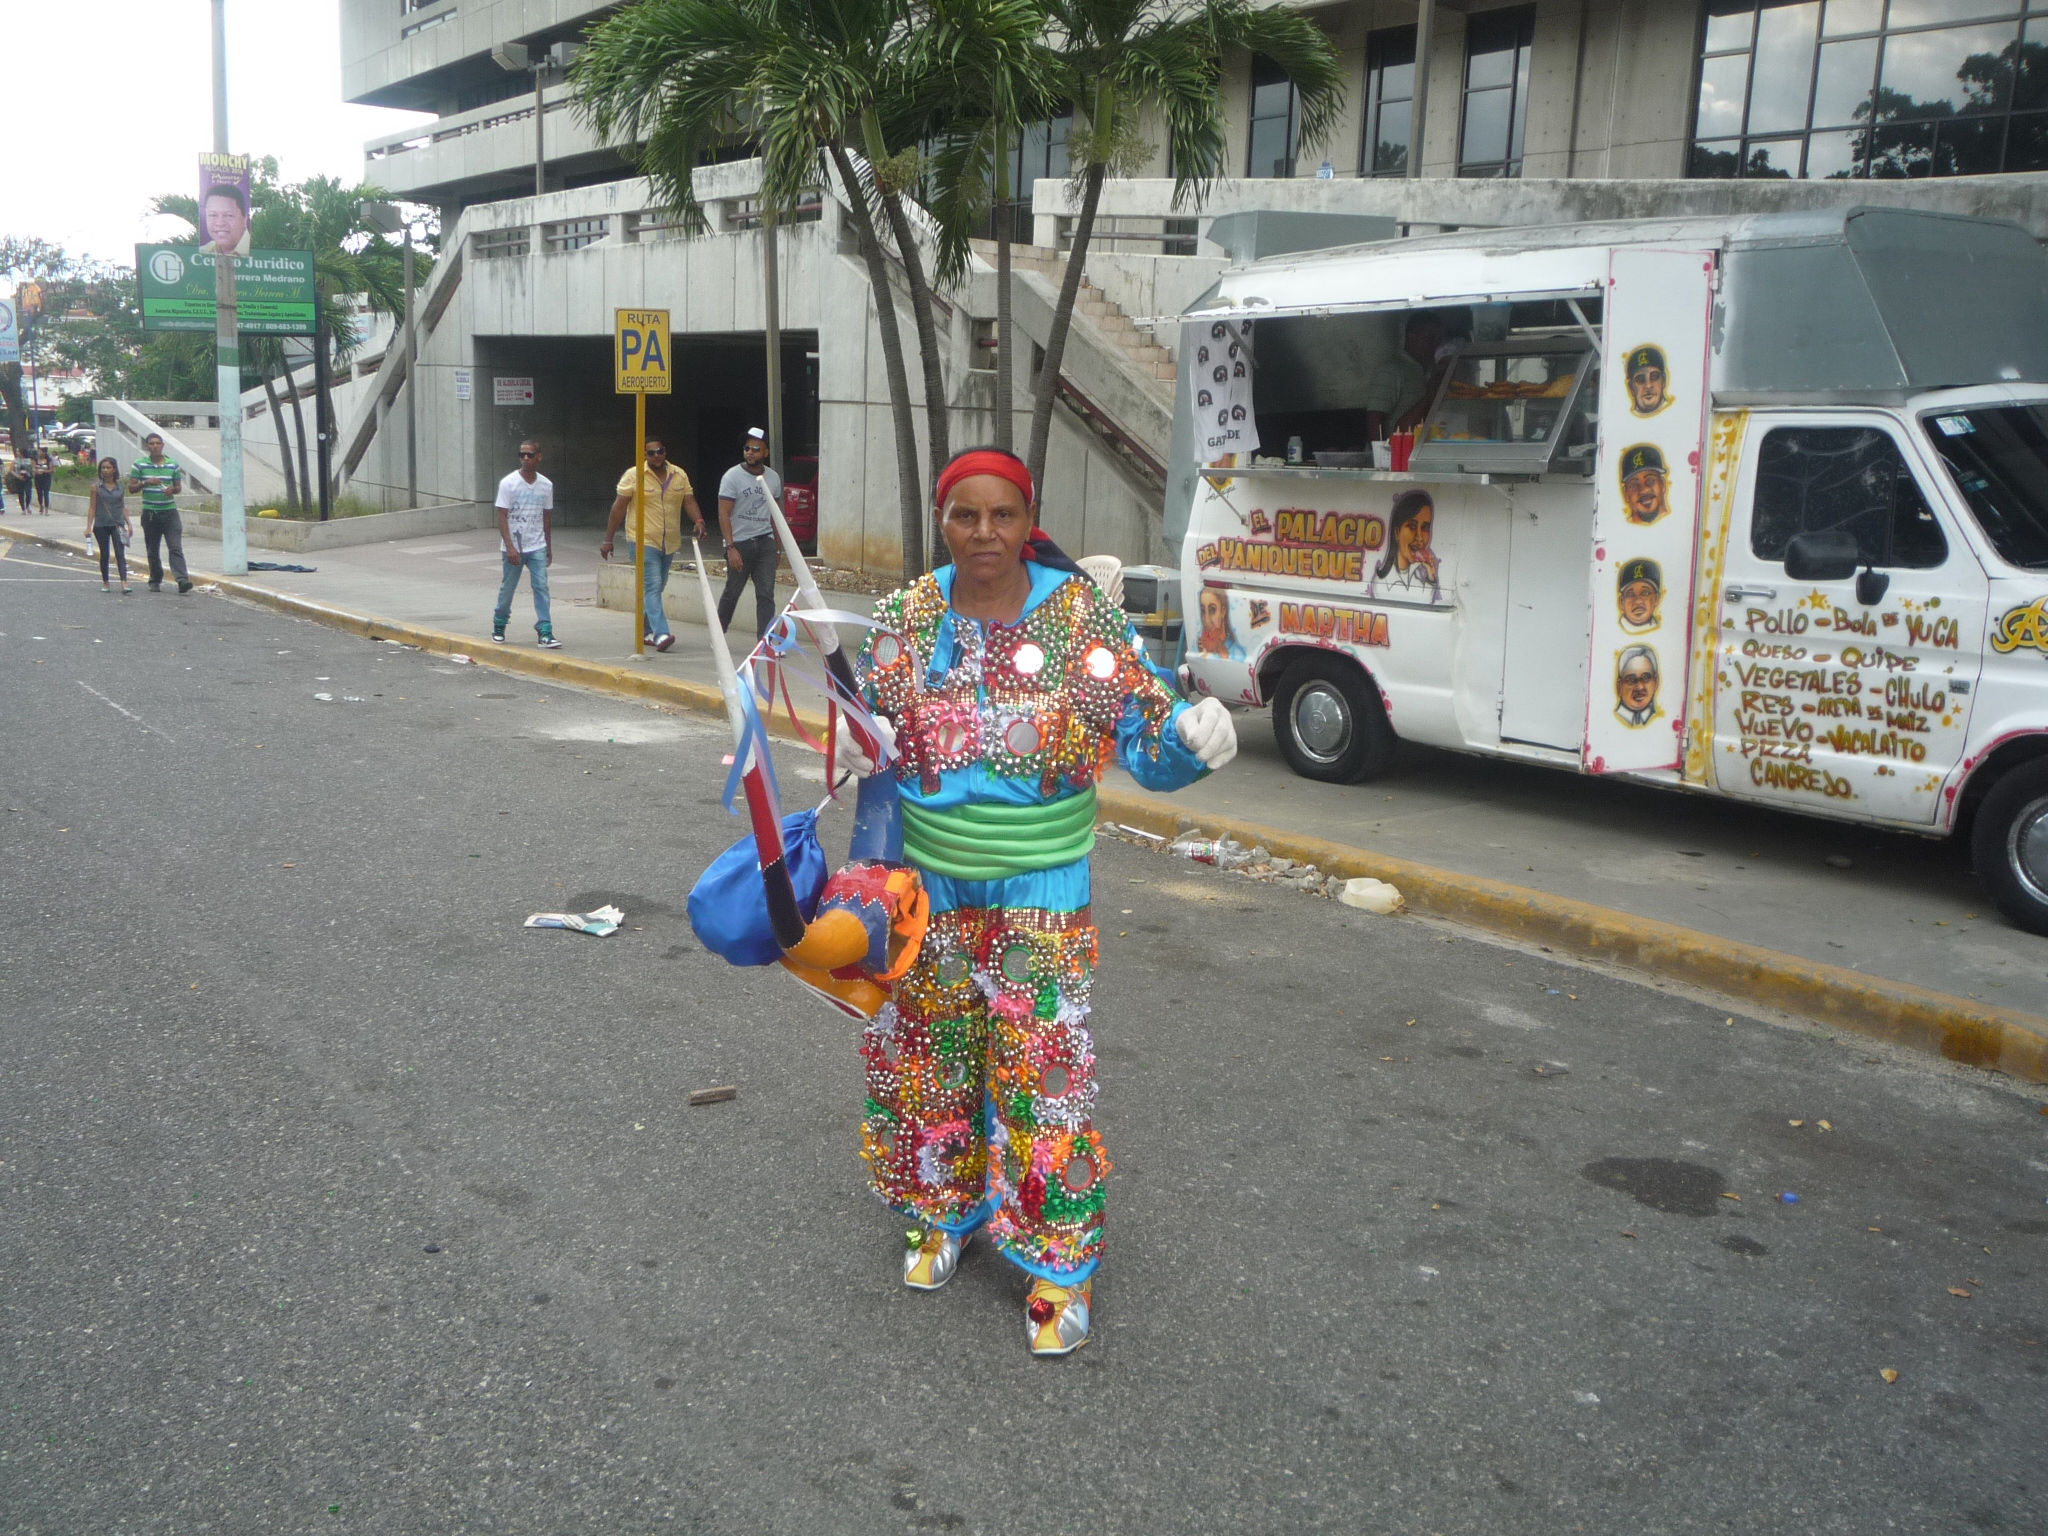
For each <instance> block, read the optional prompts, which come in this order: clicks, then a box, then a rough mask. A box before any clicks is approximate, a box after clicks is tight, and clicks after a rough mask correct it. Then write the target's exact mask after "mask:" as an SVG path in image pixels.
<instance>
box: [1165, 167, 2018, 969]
mask: <svg viewBox="0 0 2048 1536" xmlns="http://www.w3.org/2000/svg"><path fill="white" fill-rule="evenodd" d="M1181 369H1182V372H1183V375H1184V378H1185V383H1184V384H1183V386H1182V388H1183V405H1182V410H1183V411H1184V412H1185V413H1186V414H1187V416H1188V417H1189V418H1190V419H1187V420H1184V421H1183V422H1182V424H1181V428H1182V432H1181V435H1182V437H1183V439H1184V440H1185V439H1187V438H1190V437H1191V438H1192V440H1193V443H1194V451H1195V455H1196V457H1197V458H1198V459H1199V461H1200V462H1201V465H1202V467H1201V469H1200V471H1199V473H1198V474H1197V475H1196V477H1195V481H1194V493H1193V498H1192V503H1191V504H1190V506H1189V508H1188V523H1187V536H1186V540H1185V544H1184V546H1183V550H1182V557H1181V565H1180V572H1179V578H1180V586H1181V601H1182V611H1183V612H1184V613H1185V615H1186V625H1185V630H1184V634H1185V643H1184V661H1183V665H1182V681H1183V685H1184V686H1185V687H1186V688H1188V689H1189V690H1190V691H1191V692H1193V693H1199V694H1207V695H1212V696H1214V697H1216V698H1219V699H1222V700H1224V701H1225V702H1227V703H1231V704H1235V705H1244V706H1253V707H1257V706H1270V708H1271V710H1272V715H1273V727H1274V732H1275V735H1276V737H1277V738H1278V741H1279V745H1280V749H1281V751H1282V752H1283V753H1284V754H1285V756H1286V758H1287V760H1288V762H1289V763H1290V764H1291V765H1292V766H1293V767H1294V769H1295V770H1296V771H1297V772H1298V773H1301V774H1304V775H1306V776H1308V777H1310V778H1315V779H1323V780H1328V781H1331V782H1337V783H1349V782H1356V781H1361V780H1364V779H1368V778H1370V777H1372V776H1373V775H1374V774H1375V773H1377V772H1379V771H1380V770H1382V769H1383V768H1384V767H1385V766H1386V764H1387V762H1388V759H1389V756H1390V754H1391V753H1392V751H1393V748H1394V744H1395V742H1396V740H1397V739H1407V740H1410V741H1416V742H1423V743H1426V744H1428V745H1431V746H1436V747H1446V748H1451V749H1454V750H1458V751H1465V752H1475V753H1483V754H1486V755H1489V756H1495V757H1506V758H1514V759H1517V760H1520V761H1524V762H1533V763H1542V764H1548V765H1552V766H1555V767H1559V768H1566V769H1572V770H1576V771H1577V772H1580V773H1586V774H1594V775H1600V776H1621V777H1626V778H1628V779H1632V780H1635V781H1637V782H1640V783H1649V784H1658V785H1664V786H1668V787H1670V788H1672V789H1679V790H1689V791H1693V792H1697V793H1703V794H1710V795H1719V796H1725V797H1728V798H1731V799H1736V800H1743V801H1749V802H1752V803H1755V804H1761V805H1768V806H1773V807H1776V808H1779V809H1782V810H1789V811H1797V812H1802V813H1805V814H1808V815H1815V816H1825V817H1832V818H1836V819H1840V820H1850V821H1861V822H1868V823H1873V824H1877V825H1881V826H1887V827H1896V828H1899V829H1901V830H1905V831H1911V832H1918V833H1924V834H1927V835H1930V836H1945V835H1948V834H1950V833H1954V832H1962V831H1967V835H1968V836H1969V837H1970V838H1971V844H1972V851H1973V854H1974V858H1975V863H1976V868H1977V871H1978V873H1979V876H1980V877H1981V878H1982V880H1983V881H1984V882H1985V884H1986V885H1987V886H1988V887H1989V889H1990V890H1991V892H1992V894H1993V896H1994V897H1995V899H1996V901H1997V903H1998V905H1999V907H2000V909H2001V910H2002V911H2003V912H2004V913H2005V914H2006V915H2007V916H2008V917H2009V918H2010V919H2011V920H2012V921H2013V922H2015V923H2017V924H2019V925H2020V926H2022V927H2024V928H2027V929H2030V930H2032V931H2033V932H2036V933H2043V934H2048V255H2044V253H2043V251H2042V249H2041V247H2040V245H2039V244H2038V243H2037V242H2036V241H2035V240H2034V239H2033V238H2032V236H2030V235H2029V234H2028V233H2027V232H2026V231H2025V230H2024V229H2022V228H2020V227H2019V226H2017V225H2014V224H2008V223H2003V222H1999V221H1994V220H1985V219H1972V218H1961V217H1952V216H1948V215H1941V214H1931V213H1920V212H1910V211H1901V210H1894V209H1876V208H1850V209H1838V210H1834V211H1830V212H1813V213H1789V214H1768V215H1757V216H1750V217H1722V218H1685V219H1669V220H1656V221H1631V222H1627V223H1612V224H1599V225H1594V224H1586V225H1577V226H1564V227H1556V226H1553V227H1548V228H1532V229H1502V230H1485V231H1466V232H1461V233H1456V234H1447V235H1436V236H1429V237H1424V238H1415V239H1406V240H1392V241H1385V242H1379V243H1374V244H1367V245H1355V246H1348V247H1345V248H1342V249H1336V250H1329V251H1319V252H1315V253H1312V254H1296V255H1289V256H1283V257H1273V258H1267V259H1264V260H1260V261H1253V262H1249V263H1246V264H1243V265H1238V266H1234V267H1232V268H1231V269H1229V270H1227V271H1226V272H1225V273H1224V274H1223V276H1222V277H1221V279H1220V280H1219V282H1218V283H1217V285H1216V286H1215V288H1213V289H1212V290H1211V291H1210V292H1209V293H1208V294H1207V295H1205V296H1204V297H1203V298H1202V299H1201V300H1199V301H1197V303H1196V304H1195V305H1194V306H1193V307H1191V308H1190V309H1189V310H1188V311H1187V312H1186V313H1185V315H1184V316H1183V332H1182V354H1181ZM1404 426H1406V427H1408V428H1410V429H1411V430H1412V433H1413V439H1412V440H1413V448H1412V452H1411V453H1410V455H1409V459H1408V464H1407V467H1406V469H1405V470H1400V471H1396V470H1394V469H1392V468H1384V467H1378V466H1377V464H1376V461H1375V453H1374V440H1375V437H1376V436H1379V435H1382V434H1384V435H1385V436H1387V437H1388V438H1394V437H1395V435H1396V434H1397V433H1398V432H1400V430H1401V429H1402V428H1403V427H1404ZM1404 446H1405V444H1404ZM1383 452H1384V449H1383Z"/></svg>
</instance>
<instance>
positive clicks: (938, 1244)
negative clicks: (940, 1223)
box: [903, 1227, 965, 1291]
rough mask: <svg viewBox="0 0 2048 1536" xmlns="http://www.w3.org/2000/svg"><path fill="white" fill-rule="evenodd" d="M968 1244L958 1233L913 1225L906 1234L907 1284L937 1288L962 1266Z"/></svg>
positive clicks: (916, 1286)
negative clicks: (966, 1244)
mask: <svg viewBox="0 0 2048 1536" xmlns="http://www.w3.org/2000/svg"><path fill="white" fill-rule="evenodd" d="M964 1244H965V1240H964V1239H963V1238H962V1237H961V1235H960V1234H959V1233H958V1232H944V1231H941V1230H940V1229H939V1228H937V1227H931V1228H923V1227H912V1228H911V1229H910V1230H909V1231H908V1232H905V1233H904V1234H903V1246H904V1254H903V1283H904V1284H905V1285H907V1286H909V1287H910V1288H911V1289H912V1290H913V1291H936V1290H937V1289H938V1288H939V1287H940V1286H942V1285H944V1284H945V1283H946V1282H947V1281H948V1280H950V1279H952V1278H953V1271H954V1270H956V1269H958V1268H959V1267H960V1250H961V1248H962V1247H963V1246H964Z"/></svg>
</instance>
